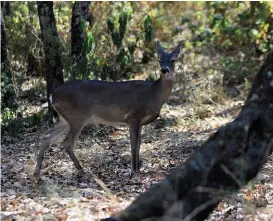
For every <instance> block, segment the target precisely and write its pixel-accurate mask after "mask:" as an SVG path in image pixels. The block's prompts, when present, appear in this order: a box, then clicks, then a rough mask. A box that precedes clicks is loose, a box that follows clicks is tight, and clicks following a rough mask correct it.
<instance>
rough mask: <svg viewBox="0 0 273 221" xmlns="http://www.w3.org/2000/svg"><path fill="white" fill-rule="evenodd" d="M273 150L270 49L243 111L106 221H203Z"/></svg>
mask: <svg viewBox="0 0 273 221" xmlns="http://www.w3.org/2000/svg"><path fill="white" fill-rule="evenodd" d="M272 150H273V52H271V53H269V54H268V56H267V58H266V60H265V62H264V64H263V66H262V67H261V69H260V71H259V72H258V74H257V76H256V79H255V81H254V83H253V86H252V89H251V91H250V92H249V95H248V98H247V100H246V102H245V105H244V107H243V109H242V110H241V112H240V114H239V115H238V116H237V117H236V118H235V120H234V121H233V122H231V123H229V124H227V125H226V126H223V127H221V128H220V129H219V130H218V131H217V132H216V133H215V134H213V135H212V136H211V137H210V138H209V139H208V140H207V141H206V142H205V143H204V144H203V145H202V146H201V147H200V148H199V149H198V150H197V151H196V152H195V153H193V154H192V156H191V157H190V158H189V159H188V160H187V161H186V162H185V163H183V164H182V165H181V166H179V167H178V168H176V169H175V170H174V171H173V172H172V173H171V174H170V175H169V176H167V178H166V179H164V180H163V181H161V182H160V183H158V184H157V185H154V186H153V187H151V188H150V189H148V190H147V191H146V192H145V193H143V194H141V195H140V196H139V197H138V198H137V199H136V200H135V201H134V202H133V203H132V204H131V205H130V206H128V207H127V208H126V209H125V210H124V211H121V212H120V213H119V214H117V215H114V216H113V217H111V218H108V219H105V220H108V221H109V220H119V221H127V220H128V221H129V220H130V221H139V220H144V219H145V221H148V220H149V221H163V220H184V221H185V220H187V221H189V220H204V219H205V218H207V217H208V216H209V214H210V213H211V212H212V211H213V209H214V208H215V207H216V206H217V204H218V202H220V200H222V199H223V198H224V196H226V195H229V194H232V193H234V192H237V191H238V190H239V189H240V188H241V187H242V186H243V185H245V184H247V182H248V181H249V180H250V179H252V178H254V177H255V176H256V175H257V173H258V172H259V170H260V169H261V168H262V166H263V165H264V163H265V162H266V161H267V159H268V156H269V155H270V154H271V153H272Z"/></svg>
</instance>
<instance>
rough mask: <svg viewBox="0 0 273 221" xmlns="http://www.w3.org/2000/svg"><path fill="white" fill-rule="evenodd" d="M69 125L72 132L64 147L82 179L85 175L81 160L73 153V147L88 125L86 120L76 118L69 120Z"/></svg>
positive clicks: (65, 140)
mask: <svg viewBox="0 0 273 221" xmlns="http://www.w3.org/2000/svg"><path fill="white" fill-rule="evenodd" d="M69 125H70V131H69V133H68V134H67V136H66V137H65V139H64V142H63V147H64V149H65V150H66V152H67V154H68V155H69V157H70V159H71V160H72V162H73V163H74V165H75V167H76V169H77V170H78V175H79V177H82V176H84V174H85V173H84V170H83V168H82V166H81V164H80V162H79V160H78V159H77V157H76V155H75V153H74V151H73V146H74V143H75V141H76V139H77V138H78V136H79V134H80V133H81V131H82V129H83V128H84V127H85V125H86V122H85V118H84V119H81V117H76V118H73V119H69Z"/></svg>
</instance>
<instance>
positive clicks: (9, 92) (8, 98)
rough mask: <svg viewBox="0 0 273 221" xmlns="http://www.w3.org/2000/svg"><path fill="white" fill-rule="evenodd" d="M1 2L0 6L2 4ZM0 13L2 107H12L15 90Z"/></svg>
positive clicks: (2, 19) (2, 18) (3, 22)
mask: <svg viewBox="0 0 273 221" xmlns="http://www.w3.org/2000/svg"><path fill="white" fill-rule="evenodd" d="M2 5H3V4H2V2H1V6H2ZM0 13H1V72H2V75H1V82H3V83H4V86H5V87H4V89H3V91H2V96H1V100H2V108H4V107H8V108H14V107H15V106H16V104H15V91H14V87H13V80H12V72H11V69H10V62H9V59H8V42H7V33H6V26H5V21H4V15H3V13H2V10H0Z"/></svg>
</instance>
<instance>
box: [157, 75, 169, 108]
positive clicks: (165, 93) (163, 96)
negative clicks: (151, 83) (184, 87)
mask: <svg viewBox="0 0 273 221" xmlns="http://www.w3.org/2000/svg"><path fill="white" fill-rule="evenodd" d="M173 83H174V82H173V80H172V79H163V78H162V77H160V78H159V79H158V80H156V81H155V92H156V97H157V99H158V101H159V103H160V105H163V104H164V103H166V102H167V100H168V98H169V96H170V94H171V92H172V88H173Z"/></svg>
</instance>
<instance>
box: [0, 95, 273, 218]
mask: <svg viewBox="0 0 273 221" xmlns="http://www.w3.org/2000/svg"><path fill="white" fill-rule="evenodd" d="M172 98H174V97H171V99H170V101H169V103H168V105H166V106H165V107H164V108H163V110H162V114H161V117H160V118H159V119H158V120H156V121H155V122H153V123H152V124H150V125H148V126H145V127H144V129H143V132H142V138H143V139H142V145H141V153H140V156H141V160H142V162H143V163H142V169H141V176H140V178H139V179H130V178H129V172H130V141H129V134H128V129H127V128H118V129H113V128H111V127H98V126H97V127H93V128H92V129H87V130H85V131H84V132H83V133H82V135H81V136H80V138H79V139H78V141H77V142H76V145H75V153H76V155H77V156H78V158H79V160H80V162H81V163H82V165H83V167H84V168H85V171H86V172H87V174H88V177H90V179H89V180H88V181H87V182H85V183H80V182H78V180H77V178H76V169H75V168H74V165H73V164H72V162H71V160H70V159H69V157H68V155H67V154H66V152H65V151H64V150H63V149H62V148H60V146H61V141H62V139H59V140H57V141H56V142H54V143H53V144H52V145H51V148H50V149H49V150H47V152H46V156H45V160H44V165H43V169H42V178H43V180H44V182H43V183H42V184H36V183H35V180H34V178H33V172H34V167H35V154H36V152H37V147H39V145H40V140H39V137H40V136H41V135H42V132H43V131H46V130H47V129H48V128H47V126H46V124H41V125H39V126H37V127H35V128H31V129H29V130H28V131H26V132H25V133H24V134H21V136H20V138H15V137H9V136H6V137H5V138H4V141H3V142H2V147H1V151H2V153H1V154H2V156H1V166H2V175H1V220H6V221H7V220H10V221H11V220H22V221H23V220H31V221H34V220H97V219H100V218H104V217H107V216H109V215H110V214H113V213H115V212H117V211H119V210H121V209H123V208H125V207H126V206H127V205H128V204H129V203H130V202H132V200H133V199H134V198H135V197H137V196H138V195H139V194H140V193H142V192H143V191H145V190H146V189H147V188H148V187H149V186H151V185H152V184H154V183H156V182H158V181H160V180H161V179H163V178H164V177H165V175H167V174H169V173H170V171H171V170H172V169H173V168H174V167H176V166H178V165H179V164H181V163H182V162H184V161H185V160H186V159H187V158H188V157H189V156H190V155H191V154H192V153H193V152H194V151H195V150H196V149H197V148H198V147H200V145H201V144H202V143H203V142H204V141H205V140H206V139H207V138H208V137H209V136H210V135H211V134H212V133H213V132H215V131H216V130H217V128H219V127H220V126H222V125H224V124H226V123H227V122H230V121H232V119H233V118H234V117H235V116H236V114H237V113H238V112H239V110H240V109H241V107H242V105H243V102H244V101H243V100H240V99H239V100H238V99H237V100H226V101H225V104H224V105H217V104H214V103H212V104H207V105H205V106H204V107H203V108H204V109H203V110H206V113H207V114H206V115H205V116H203V117H201V118H202V119H200V115H198V116H197V114H196V110H195V107H194V106H192V105H190V104H188V105H187V104H175V105H173V103H175V102H172V101H173V100H172ZM94 131H95V132H94ZM91 171H92V172H91ZM92 174H95V178H94V177H92ZM208 220H273V158H272V156H271V157H270V160H269V161H268V163H267V164H266V165H265V166H264V168H263V169H262V170H261V172H260V173H259V175H258V176H257V178H256V179H255V180H253V182H251V184H249V185H248V186H245V187H243V188H242V189H241V191H240V192H239V193H238V194H237V195H234V196H232V197H230V198H228V199H226V200H224V201H222V202H221V203H220V204H219V205H218V207H217V209H216V210H215V211H214V212H213V214H212V215H211V216H210V218H209V219H208Z"/></svg>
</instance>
